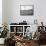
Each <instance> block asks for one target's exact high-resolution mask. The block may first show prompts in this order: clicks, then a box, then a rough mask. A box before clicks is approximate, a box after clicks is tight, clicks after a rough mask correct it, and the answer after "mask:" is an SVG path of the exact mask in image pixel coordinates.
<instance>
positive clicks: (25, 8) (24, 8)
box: [20, 5, 34, 16]
mask: <svg viewBox="0 0 46 46" xmlns="http://www.w3.org/2000/svg"><path fill="white" fill-rule="evenodd" d="M33 14H34V5H20V15H21V16H22V15H33Z"/></svg>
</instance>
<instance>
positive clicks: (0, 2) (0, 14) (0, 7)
mask: <svg viewBox="0 0 46 46" xmlns="http://www.w3.org/2000/svg"><path fill="white" fill-rule="evenodd" d="M0 27H2V0H0Z"/></svg>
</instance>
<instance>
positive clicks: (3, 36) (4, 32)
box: [0, 23, 8, 44]
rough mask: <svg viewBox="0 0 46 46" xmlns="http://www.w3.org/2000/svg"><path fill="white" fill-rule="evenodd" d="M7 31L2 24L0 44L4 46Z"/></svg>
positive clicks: (5, 25)
mask: <svg viewBox="0 0 46 46" xmlns="http://www.w3.org/2000/svg"><path fill="white" fill-rule="evenodd" d="M7 33H8V29H7V24H6V23H5V24H3V31H0V44H4V40H5V38H6V37H7Z"/></svg>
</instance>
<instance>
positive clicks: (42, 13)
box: [3, 0, 46, 25]
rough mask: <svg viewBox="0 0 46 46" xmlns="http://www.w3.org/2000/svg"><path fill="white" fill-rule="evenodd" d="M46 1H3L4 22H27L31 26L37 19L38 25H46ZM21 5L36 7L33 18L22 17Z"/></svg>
mask: <svg viewBox="0 0 46 46" xmlns="http://www.w3.org/2000/svg"><path fill="white" fill-rule="evenodd" d="M45 4H46V0H4V1H3V7H4V8H3V9H4V10H3V11H4V12H3V21H6V22H7V23H8V24H10V23H13V22H14V23H15V22H17V23H19V22H22V21H23V20H26V21H27V22H28V23H29V24H32V23H34V19H37V22H38V24H40V22H41V21H43V22H44V25H46V5H45ZM20 5H34V15H33V16H20Z"/></svg>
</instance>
